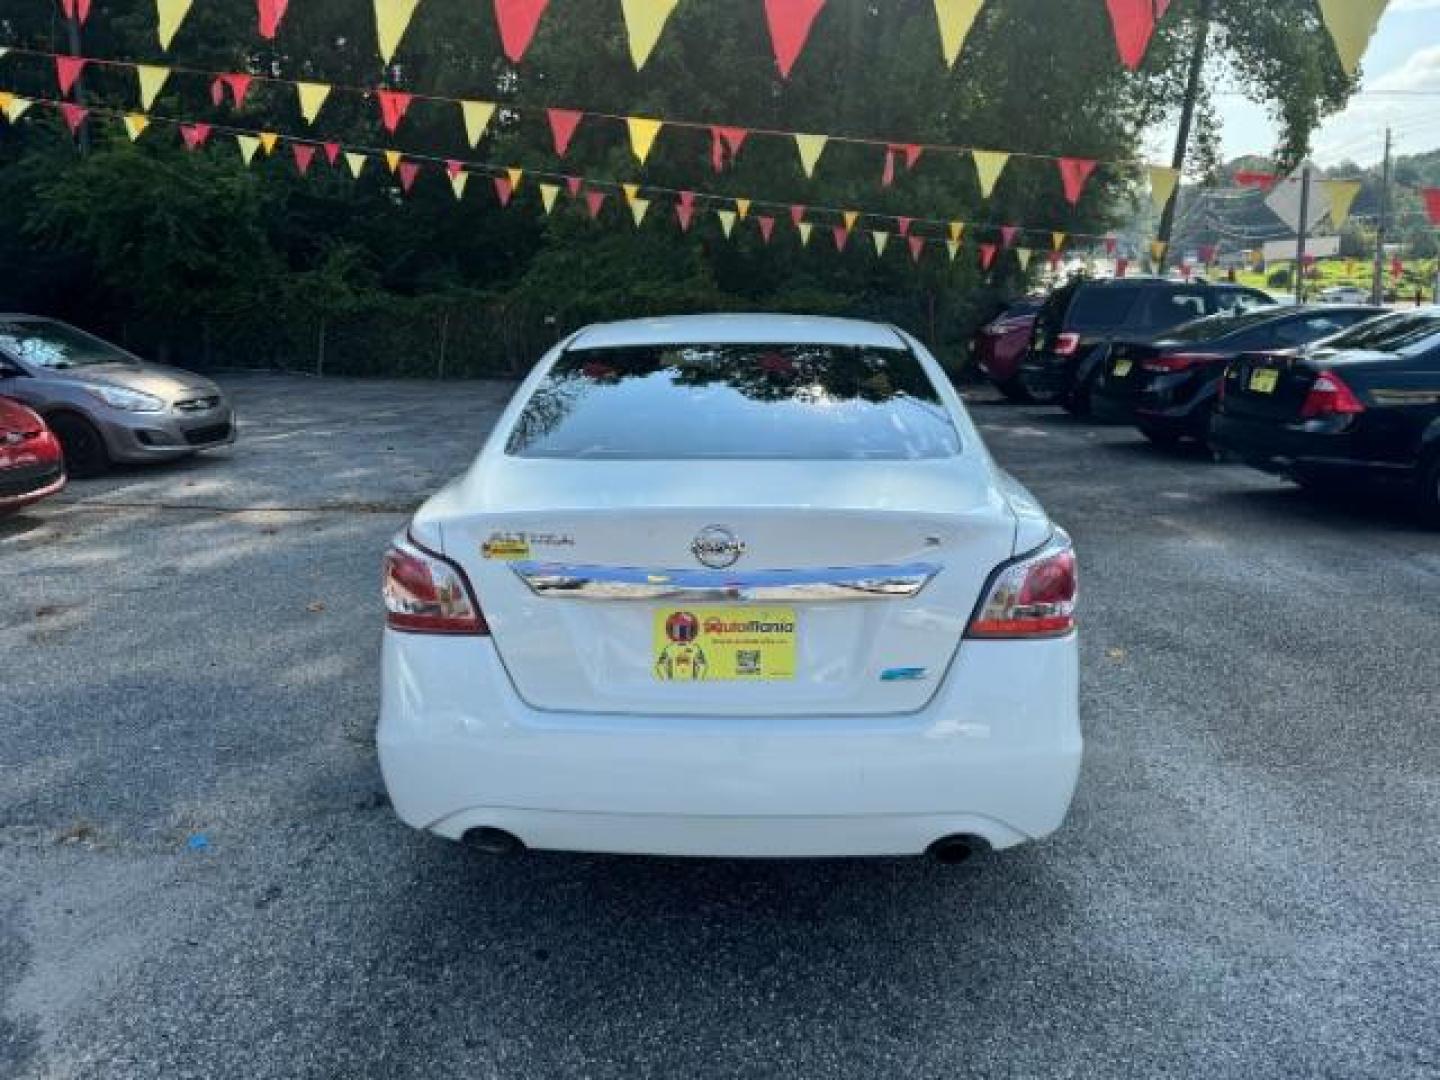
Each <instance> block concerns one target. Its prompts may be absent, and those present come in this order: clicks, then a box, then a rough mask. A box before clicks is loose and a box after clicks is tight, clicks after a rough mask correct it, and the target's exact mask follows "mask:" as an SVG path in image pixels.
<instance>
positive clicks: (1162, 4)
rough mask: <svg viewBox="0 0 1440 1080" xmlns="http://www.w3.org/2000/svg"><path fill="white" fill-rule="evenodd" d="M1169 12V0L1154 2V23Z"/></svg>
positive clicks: (1156, 0)
mask: <svg viewBox="0 0 1440 1080" xmlns="http://www.w3.org/2000/svg"><path fill="white" fill-rule="evenodd" d="M1169 10H1170V0H1155V21H1156V22H1157V23H1158V22H1159V21H1160V20H1161V19H1163V18H1164V17H1165V12H1167V11H1169Z"/></svg>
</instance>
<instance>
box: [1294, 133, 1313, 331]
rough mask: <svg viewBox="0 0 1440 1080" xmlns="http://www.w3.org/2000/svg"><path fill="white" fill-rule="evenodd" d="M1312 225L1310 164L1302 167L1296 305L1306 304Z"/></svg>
mask: <svg viewBox="0 0 1440 1080" xmlns="http://www.w3.org/2000/svg"><path fill="white" fill-rule="evenodd" d="M1309 224H1310V163H1309V162H1308V161H1307V162H1306V163H1305V164H1304V165H1302V166H1300V227H1299V228H1298V229H1297V230H1296V234H1295V303H1297V304H1303V303H1304V302H1305V240H1306V233H1307V231H1308V226H1309Z"/></svg>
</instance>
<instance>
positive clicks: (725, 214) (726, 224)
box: [715, 210, 735, 240]
mask: <svg viewBox="0 0 1440 1080" xmlns="http://www.w3.org/2000/svg"><path fill="white" fill-rule="evenodd" d="M715 216H716V217H718V218H719V219H720V231H721V232H723V233H724V234H725V239H727V240H728V239H730V232H731V230H733V229H734V228H735V211H734V210H716V211H715Z"/></svg>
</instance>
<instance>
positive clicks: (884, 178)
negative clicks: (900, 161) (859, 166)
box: [880, 148, 895, 187]
mask: <svg viewBox="0 0 1440 1080" xmlns="http://www.w3.org/2000/svg"><path fill="white" fill-rule="evenodd" d="M893 183H895V151H894V149H893V148H887V149H886V151H885V171H884V172H882V173H881V174H880V186H881V187H889V186H890V185H891V184H893Z"/></svg>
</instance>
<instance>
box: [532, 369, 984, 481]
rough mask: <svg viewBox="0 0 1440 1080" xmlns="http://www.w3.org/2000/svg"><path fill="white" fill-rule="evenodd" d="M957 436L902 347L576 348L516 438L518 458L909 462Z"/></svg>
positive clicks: (949, 445)
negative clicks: (774, 459) (768, 459)
mask: <svg viewBox="0 0 1440 1080" xmlns="http://www.w3.org/2000/svg"><path fill="white" fill-rule="evenodd" d="M959 450H960V438H959V435H958V434H957V432H956V431H955V426H954V424H953V423H951V421H950V415H949V413H948V412H947V411H946V410H945V407H944V405H943V404H942V403H941V401H940V396H939V394H938V393H937V392H936V390H935V387H934V385H933V384H932V383H931V381H930V379H929V377H928V376H927V375H926V374H925V371H924V369H923V368H922V367H921V366H920V362H919V361H918V360H917V359H916V358H915V357H914V356H913V355H912V354H911V353H910V352H908V351H906V350H904V349H872V348H851V347H843V346H831V345H665V346H645V347H638V348H617V349H572V350H570V351H569V352H566V353H565V354H564V355H563V356H561V357H560V358H559V360H558V361H556V363H555V365H554V367H552V368H551V370H550V371H549V373H547V374H546V376H545V378H544V380H543V381H542V382H541V383H540V385H539V386H538V387H537V388H536V389H535V393H534V394H533V395H532V396H531V398H530V400H529V401H528V402H526V404H525V408H524V411H523V412H522V413H521V414H520V418H519V420H517V421H516V424H515V428H514V430H513V431H512V432H511V433H510V438H509V442H508V444H507V446H506V451H507V452H508V453H510V454H512V455H515V456H518V457H532V458H582V459H597V458H599V459H605V458H610V459H626V458H630V459H660V460H704V459H729V458H734V459H740V458H779V459H800V460H805V459H808V460H847V459H850V460H913V459H918V458H939V457H950V456H953V455H954V454H957V453H958V452H959Z"/></svg>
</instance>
